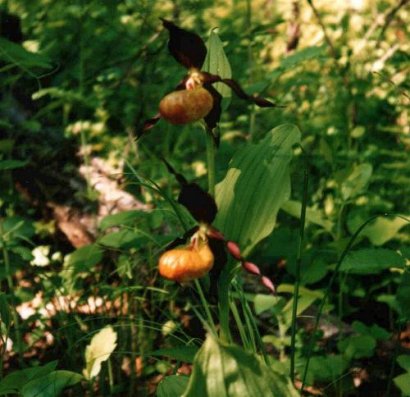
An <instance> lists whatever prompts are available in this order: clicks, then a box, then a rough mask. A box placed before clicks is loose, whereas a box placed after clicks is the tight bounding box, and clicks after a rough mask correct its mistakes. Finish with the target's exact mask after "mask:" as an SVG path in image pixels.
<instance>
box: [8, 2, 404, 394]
mask: <svg viewBox="0 0 410 397" xmlns="http://www.w3.org/2000/svg"><path fill="white" fill-rule="evenodd" d="M291 3H292V2H269V1H263V0H256V1H254V2H250V1H235V2H226V1H221V0H216V1H214V2H209V1H204V0H180V1H170V0H161V1H158V2H150V1H139V2H138V1H122V0H121V1H114V0H108V1H105V2H101V1H97V0H90V1H87V2H84V1H81V0H72V1H70V2H62V1H60V2H59V1H54V2H53V1H46V0H37V1H31V0H30V1H29V0H14V1H6V0H0V36H1V37H0V71H1V73H0V76H1V77H0V186H1V189H0V251H1V252H0V281H1V282H2V293H1V294H0V317H1V327H0V346H1V349H0V350H1V351H0V353H1V354H0V368H2V369H3V372H2V373H1V374H0V394H1V395H7V394H8V395H15V394H16V395H22V396H33V397H34V396H35V395H38V396H43V395H44V396H57V395H59V394H61V393H62V391H63V389H64V388H65V387H68V386H70V385H74V384H77V390H75V393H77V394H78V395H83V394H87V393H88V394H92V393H94V394H98V395H107V396H108V395H122V394H124V395H125V394H128V395H141V396H148V395H152V394H153V393H154V391H153V390H152V387H151V385H153V384H155V383H156V382H157V379H158V378H157V377H158V376H159V375H161V376H164V375H165V377H164V378H163V380H162V381H161V382H160V383H159V385H158V387H157V390H156V391H155V392H156V394H157V395H158V396H161V397H165V396H170V397H171V396H175V397H176V396H181V395H183V394H184V395H186V396H202V395H209V396H211V395H212V396H213V395H218V396H219V395H221V396H223V395H228V394H229V395H239V394H240V395H241V396H242V395H250V396H253V395H255V396H258V397H259V396H262V395H263V396H265V395H266V396H269V395H275V396H281V395H283V396H292V395H297V394H296V392H295V390H294V389H293V387H292V386H291V385H290V381H289V378H290V377H289V376H288V374H289V362H290V360H289V358H290V357H291V356H292V355H293V358H295V360H296V374H297V376H299V377H300V378H301V377H302V374H303V373H304V370H305V368H306V365H307V361H308V358H310V357H311V360H310V367H309V370H308V371H307V378H306V383H307V384H311V385H313V386H314V387H315V388H318V389H320V390H321V391H322V392H323V394H324V395H327V394H329V396H331V395H332V396H333V395H337V396H341V395H345V394H346V395H348V394H349V395H350V394H352V395H353V394H354V395H360V393H363V392H362V390H361V389H362V386H367V384H366V381H363V385H362V386H361V387H356V386H355V385H354V383H353V378H354V376H355V375H354V374H355V373H356V371H355V369H357V368H360V369H362V370H363V371H366V372H367V373H368V374H369V381H370V382H373V381H374V380H375V379H379V378H380V379H382V380H383V381H385V380H386V381H387V384H388V385H391V388H392V390H391V391H390V394H391V395H395V394H398V393H400V392H401V393H402V395H409V394H408V390H410V375H409V365H408V356H406V355H400V356H399V357H398V358H397V363H398V365H396V366H395V367H394V366H393V365H392V363H393V362H394V360H395V359H396V358H395V354H396V353H395V352H396V351H401V349H402V348H403V346H400V345H398V346H395V345H396V344H400V343H401V339H400V338H397V337H396V334H397V330H398V329H401V328H405V326H406V325H408V322H409V321H410V311H409V304H408V303H409V302H410V276H409V271H408V270H409V269H408V265H409V260H410V251H409V246H410V239H409V233H408V231H409V227H410V226H409V216H408V214H409V208H410V201H409V198H410V162H409V156H408V148H409V145H410V139H409V123H408V89H409V84H408V79H407V78H406V77H407V76H406V68H407V66H408V65H407V64H408V56H407V53H408V35H409V30H408V26H407V25H406V24H405V22H404V21H407V19H408V10H407V9H405V8H404V7H403V6H402V5H399V4H398V3H397V2H395V1H393V0H384V1H383V2H382V3H380V2H360V1H359V2H345V3H343V2H339V3H337V4H336V3H334V4H333V3H326V2H323V1H319V0H316V1H314V2H311V1H308V2H295V6H294V8H293V9H292V4H291ZM296 3H297V4H296ZM325 3H326V4H325ZM342 3H343V4H342ZM400 4H404V2H401V3H400ZM312 6H315V7H316V11H317V13H316V12H313V10H312ZM312 15H314V18H312ZM174 17H175V20H174V22H175V23H177V24H178V25H181V27H182V28H185V29H188V30H190V31H192V32H196V33H197V34H198V35H200V36H201V37H203V38H204V40H205V41H206V42H207V48H208V54H207V57H206V60H205V62H204V65H203V70H206V71H209V72H210V73H215V74H219V75H220V76H221V77H223V78H231V77H232V78H234V79H235V80H236V81H238V82H239V83H240V84H241V86H242V87H243V88H244V91H246V93H249V94H251V95H253V94H255V95H258V96H263V97H264V98H267V99H268V100H270V101H272V102H275V103H277V104H279V105H283V106H282V107H277V108H270V109H263V108H258V107H256V106H254V105H252V104H250V102H246V101H241V100H238V99H237V98H235V96H233V95H232V92H231V89H230V88H228V87H227V86H226V85H223V84H219V83H218V84H216V85H215V87H216V88H217V90H218V91H219V92H220V93H221V95H222V96H223V100H222V115H221V122H220V123H219V126H218V134H220V138H221V140H220V145H219V147H218V148H217V150H216V151H217V153H216V158H215V160H216V175H212V176H215V179H216V180H217V181H219V184H218V185H217V188H216V201H217V204H218V207H219V213H218V215H217V218H216V221H215V222H214V224H213V226H215V227H217V228H219V229H220V230H221V231H222V232H223V233H224V235H225V236H226V237H227V238H228V239H232V240H234V241H235V242H236V243H238V244H239V246H240V250H241V255H243V256H244V257H245V258H246V259H247V260H249V261H252V262H254V263H255V264H257V265H258V267H259V269H260V271H261V272H262V274H263V275H266V276H268V278H269V279H272V280H273V281H274V283H275V285H276V289H277V295H275V296H273V295H267V294H266V290H265V289H263V288H264V287H263V286H261V285H260V277H255V275H247V274H245V273H244V272H242V270H241V269H240V266H239V263H238V262H237V261H234V260H233V259H232V258H230V259H229V260H228V262H227V263H226V265H221V263H222V261H220V258H219V257H218V259H217V260H216V264H215V266H214V269H213V270H212V272H211V273H210V275H209V277H206V278H204V280H201V281H200V284H197V285H196V287H198V285H200V286H201V287H202V288H203V291H204V298H203V299H202V300H199V299H198V291H197V290H196V289H195V288H193V286H192V285H184V286H180V285H178V284H176V283H171V282H169V281H164V280H162V279H161V278H160V277H158V273H157V269H156V264H157V261H158V257H159V255H160V254H161V253H162V252H163V251H164V250H165V249H167V245H168V244H169V243H171V242H172V241H173V240H175V239H178V240H177V241H176V244H187V243H188V240H189V236H188V234H189V233H188V234H185V233H186V231H187V230H189V229H190V228H191V227H194V226H196V223H195V222H194V220H193V219H192V217H191V216H190V215H189V214H188V213H187V211H186V210H185V208H182V207H181V206H180V205H179V204H178V199H177V197H178V194H179V192H180V190H181V186H180V185H179V184H177V183H176V179H175V178H174V176H172V175H170V174H169V173H168V172H167V171H166V168H165V167H164V166H163V164H162V163H161V161H160V158H162V157H164V158H165V159H166V160H167V161H168V162H170V163H171V164H172V166H173V167H174V168H175V170H176V171H177V172H178V173H180V174H181V175H182V176H183V177H184V178H185V179H186V180H187V181H188V182H195V183H197V184H198V185H199V186H201V187H202V188H203V189H205V190H206V180H207V178H206V176H207V175H206V174H207V173H209V174H213V167H212V164H211V162H209V163H208V161H209V157H210V156H209V153H208V157H206V156H205V154H204V152H205V144H204V141H205V136H204V135H205V134H204V133H203V130H202V128H201V127H202V126H201V125H200V124H199V123H197V124H191V125H182V126H173V125H169V124H167V123H166V122H165V121H164V120H161V121H160V122H159V123H158V125H156V126H155V127H154V128H153V129H152V130H151V131H150V132H149V133H147V134H146V136H144V137H143V138H142V139H140V140H138V141H136V140H135V135H136V134H137V132H138V131H139V130H140V128H141V126H142V124H143V120H145V119H148V118H150V117H152V116H153V115H155V114H156V112H157V111H158V103H159V101H160V100H161V98H162V97H163V96H164V95H165V94H166V93H168V92H170V91H173V90H174V89H175V87H176V86H177V84H179V82H180V81H181V79H182V78H183V75H184V73H185V72H184V70H183V68H181V66H180V65H177V63H176V62H175V61H174V60H173V59H172V58H171V57H170V56H169V54H168V50H167V43H166V42H167V39H168V36H167V33H165V32H164V31H163V30H162V27H161V21H160V19H159V18H166V19H172V18H174ZM13 18H17V22H18V23H17V25H16V26H15V27H14V28H13V29H11V28H9V25H7V24H9V23H12V22H13V20H14V22H16V19H13ZM375 21H376V22H375ZM19 24H20V25H21V32H19V31H18V30H19V28H18V25H19ZM215 26H218V27H219V28H218V31H216V29H215ZM217 32H218V33H217ZM13 33H14V34H17V36H19V33H21V35H20V36H21V37H20V38H17V39H16V38H14V39H13V37H11V36H12V35H13ZM324 38H325V39H326V40H325V39H324ZM13 40H14V41H13ZM231 97H232V99H231ZM275 126H277V127H276V128H273V127H275ZM296 126H297V127H296ZM266 131H268V132H266ZM96 162H97V163H98V162H100V164H103V166H102V167H99V166H98V167H96V166H95V163H96ZM80 171H81V172H80ZM305 172H307V174H308V184H307V187H306V192H304V190H305V186H304V182H303V175H304V173H305ZM108 182H110V183H108ZM178 182H181V181H178ZM111 183H112V184H111ZM101 186H102V187H103V188H105V190H104V189H100V188H101ZM113 186H116V188H115V189H114V188H113ZM114 190H115V193H116V192H118V191H120V192H125V193H127V194H130V195H131V196H129V195H128V196H127V200H128V199H129V198H130V197H131V198H133V199H135V202H134V203H133V204H132V205H128V204H129V201H127V200H125V201H123V200H121V198H120V199H118V200H115V199H112V197H113V196H114V195H113V196H111V193H114ZM210 190H211V191H212V189H210ZM107 197H108V199H107ZM110 199H112V200H111V201H110ZM140 204H142V205H141V206H140ZM303 205H306V219H305V223H306V224H305V226H304V229H303V233H301V228H302V227H303V226H302V225H301V213H302V208H303ZM140 208H142V209H140ZM59 211H62V212H64V214H65V215H64V216H61V213H60V212H59ZM373 217H374V218H373ZM369 219H373V220H372V221H371V222H369V223H367V224H366V226H365V227H364V228H363V229H362V230H361V231H360V234H359V235H358V236H356V238H355V239H354V241H352V236H354V234H355V233H356V231H357V230H359V228H361V227H362V226H363V225H365V223H366V222H368V221H369ZM67 230H68V232H67ZM70 232H72V234H70ZM77 233H79V234H77ZM82 233H84V235H85V237H86V238H85V240H84V241H82V239H81V238H80V240H81V241H80V243H78V241H77V240H75V238H74V241H75V242H74V243H73V239H72V236H74V237H78V236H80V237H82V236H83V234H82ZM184 234H185V235H184ZM302 235H303V239H301V237H302ZM187 236H188V237H187ZM83 244H85V245H83ZM221 246H223V244H222V243H221ZM346 247H349V249H348V252H347V254H346V256H344V258H343V261H342V262H341V263H340V268H339V269H338V270H339V273H335V264H337V263H339V261H340V258H341V255H342V254H343V253H344V252H345V249H346ZM222 248H223V247H222ZM39 253H40V254H42V255H43V259H44V262H43V264H44V263H47V265H46V266H43V267H41V266H31V265H33V264H34V265H35V264H36V262H37V263H40V262H41V261H40V262H39V261H37V259H38V258H37V256H38V254H39ZM219 254H221V252H220V253H219ZM299 254H300V255H301V258H298V256H299ZM249 255H252V256H249ZM221 256H223V255H221ZM299 259H300V260H299ZM298 264H300V266H301V268H300V270H299V269H298V267H297V266H298ZM295 285H299V286H300V289H299V295H298V296H295ZM294 303H296V304H297V307H295V309H296V319H295V322H293V304H294ZM322 303H323V313H318V308H320V307H322V306H321V305H322ZM205 319H206V320H205ZM212 322H214V323H215V329H216V330H217V332H216V333H217V334H218V335H217V336H214V337H208V338H207V339H206V340H205V342H204V330H203V329H205V330H209V329H210V328H212V326H211V325H210V324H209V323H212ZM207 323H208V324H207ZM107 324H112V326H113V327H115V338H114V336H113V332H109V333H108V335H107V334H106V336H105V337H104V338H101V339H100V342H99V343H98V345H99V346H97V345H95V344H94V345H92V343H91V345H88V346H87V343H88V342H89V339H90V336H91V335H93V334H94V333H96V332H98V331H99V330H101V329H103V330H104V329H105V330H107V328H104V327H105V326H106V325H107ZM315 325H317V326H318V329H316V330H315ZM292 328H293V330H294V331H295V335H292V336H294V340H292V338H291V330H292ZM312 329H313V331H312ZM314 331H316V332H314ZM106 332H107V331H106ZM50 335H52V336H53V338H54V339H53V338H51V337H50ZM97 335H98V334H97ZM93 340H94V339H93ZM10 341H12V342H13V343H12V344H11V343H10ZM108 342H109V343H108ZM117 345H118V348H117V349H116V351H115V354H113V352H112V350H113V349H114V348H115V347H116V346H117ZM201 345H202V347H201V348H200V346H201ZM90 346H91V347H90ZM106 348H109V351H107V350H106ZM198 349H200V350H199V352H198ZM85 351H87V360H86V361H87V362H86V364H85V365H86V370H85V374H86V377H87V382H82V384H80V381H81V379H82V377H81V375H79V373H80V372H81V371H82V369H83V367H84V353H85ZM99 353H100V355H99ZM107 355H108V356H109V357H110V358H109V360H110V361H109V363H107V365H105V364H103V365H101V360H102V358H104V359H105V358H106V357H107ZM194 357H195V358H194ZM54 358H59V360H60V361H59V363H60V364H59V368H64V370H60V369H59V370H57V369H56V363H55V362H53V361H51V362H49V363H48V364H46V360H52V359H54ZM262 358H263V360H262ZM381 360H382V361H383V368H379V367H378V366H377V365H376V364H378V363H379V362H380V361H381ZM266 362H269V363H271V364H272V367H274V368H276V369H278V368H280V372H281V375H278V374H277V373H276V372H274V371H272V370H271V368H270V367H269V366H267V365H266V364H265V363H266ZM185 363H194V371H193V373H192V375H191V376H190V377H187V376H179V375H178V376H177V375H170V376H169V374H171V373H172V374H176V373H177V371H178V369H179V368H178V367H179V365H181V364H185ZM43 364H45V365H43ZM384 364H386V365H384ZM376 367H377V368H376ZM399 367H400V368H399ZM23 368H24V369H23ZM121 368H122V369H121ZM391 368H394V371H391V370H390V369H391ZM401 368H403V370H404V371H406V372H405V373H402V370H401ZM65 369H67V371H65ZM71 371H73V372H71ZM381 372H383V373H381ZM371 386H373V385H371ZM87 388H88V390H86V389H87ZM73 393H74V391H73ZM204 393H205V394H204Z"/></svg>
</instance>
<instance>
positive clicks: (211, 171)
mask: <svg viewBox="0 0 410 397" xmlns="http://www.w3.org/2000/svg"><path fill="white" fill-rule="evenodd" d="M206 160H207V163H208V192H209V194H210V195H211V196H215V142H214V137H213V135H212V131H209V130H207V132H206Z"/></svg>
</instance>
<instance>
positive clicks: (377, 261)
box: [340, 248, 406, 274]
mask: <svg viewBox="0 0 410 397" xmlns="http://www.w3.org/2000/svg"><path fill="white" fill-rule="evenodd" d="M405 263H406V262H405V259H404V258H403V257H402V256H401V255H399V254H398V253H396V252H394V251H392V250H388V249H383V248H369V249H362V250H357V251H350V252H349V253H348V254H347V256H346V258H345V259H344V261H343V262H342V265H341V267H340V271H342V272H349V273H351V274H373V273H379V272H381V271H383V270H386V269H390V268H392V267H394V268H399V269H403V268H404V266H405Z"/></svg>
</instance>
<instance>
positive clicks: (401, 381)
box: [393, 372, 410, 396]
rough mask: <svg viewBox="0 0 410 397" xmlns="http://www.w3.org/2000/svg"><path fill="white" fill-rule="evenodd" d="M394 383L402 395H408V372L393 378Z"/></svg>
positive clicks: (409, 375)
mask: <svg viewBox="0 0 410 397" xmlns="http://www.w3.org/2000/svg"><path fill="white" fill-rule="evenodd" d="M393 382H394V384H395V385H396V386H397V387H398V388H399V389H400V390H401V392H402V393H403V396H410V373H409V372H408V373H406V374H402V375H399V376H396V377H395V378H393Z"/></svg>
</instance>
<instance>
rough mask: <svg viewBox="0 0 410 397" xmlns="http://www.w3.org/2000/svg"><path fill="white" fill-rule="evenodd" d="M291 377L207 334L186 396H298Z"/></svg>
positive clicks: (195, 362)
mask: <svg viewBox="0 0 410 397" xmlns="http://www.w3.org/2000/svg"><path fill="white" fill-rule="evenodd" d="M298 395H299V394H298V393H297V391H296V390H295V389H294V387H293V386H292V384H291V383H290V381H289V379H287V378H286V377H284V376H283V375H280V374H278V373H276V372H274V371H273V370H271V369H270V368H269V367H267V366H266V365H265V364H264V363H263V362H262V361H261V360H260V359H259V358H258V357H257V356H256V355H254V354H252V353H248V352H245V351H244V350H242V349H241V348H239V347H238V346H234V345H223V344H221V343H219V342H218V341H217V340H216V339H215V338H214V337H212V336H208V338H207V339H206V341H205V343H204V345H203V346H202V348H201V349H200V351H199V352H198V354H197V355H196V357H195V361H194V367H193V371H192V374H191V377H190V380H189V383H188V388H187V390H186V391H185V393H184V394H183V397H215V396H218V397H243V396H247V397H261V396H263V397H296V396H298Z"/></svg>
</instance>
